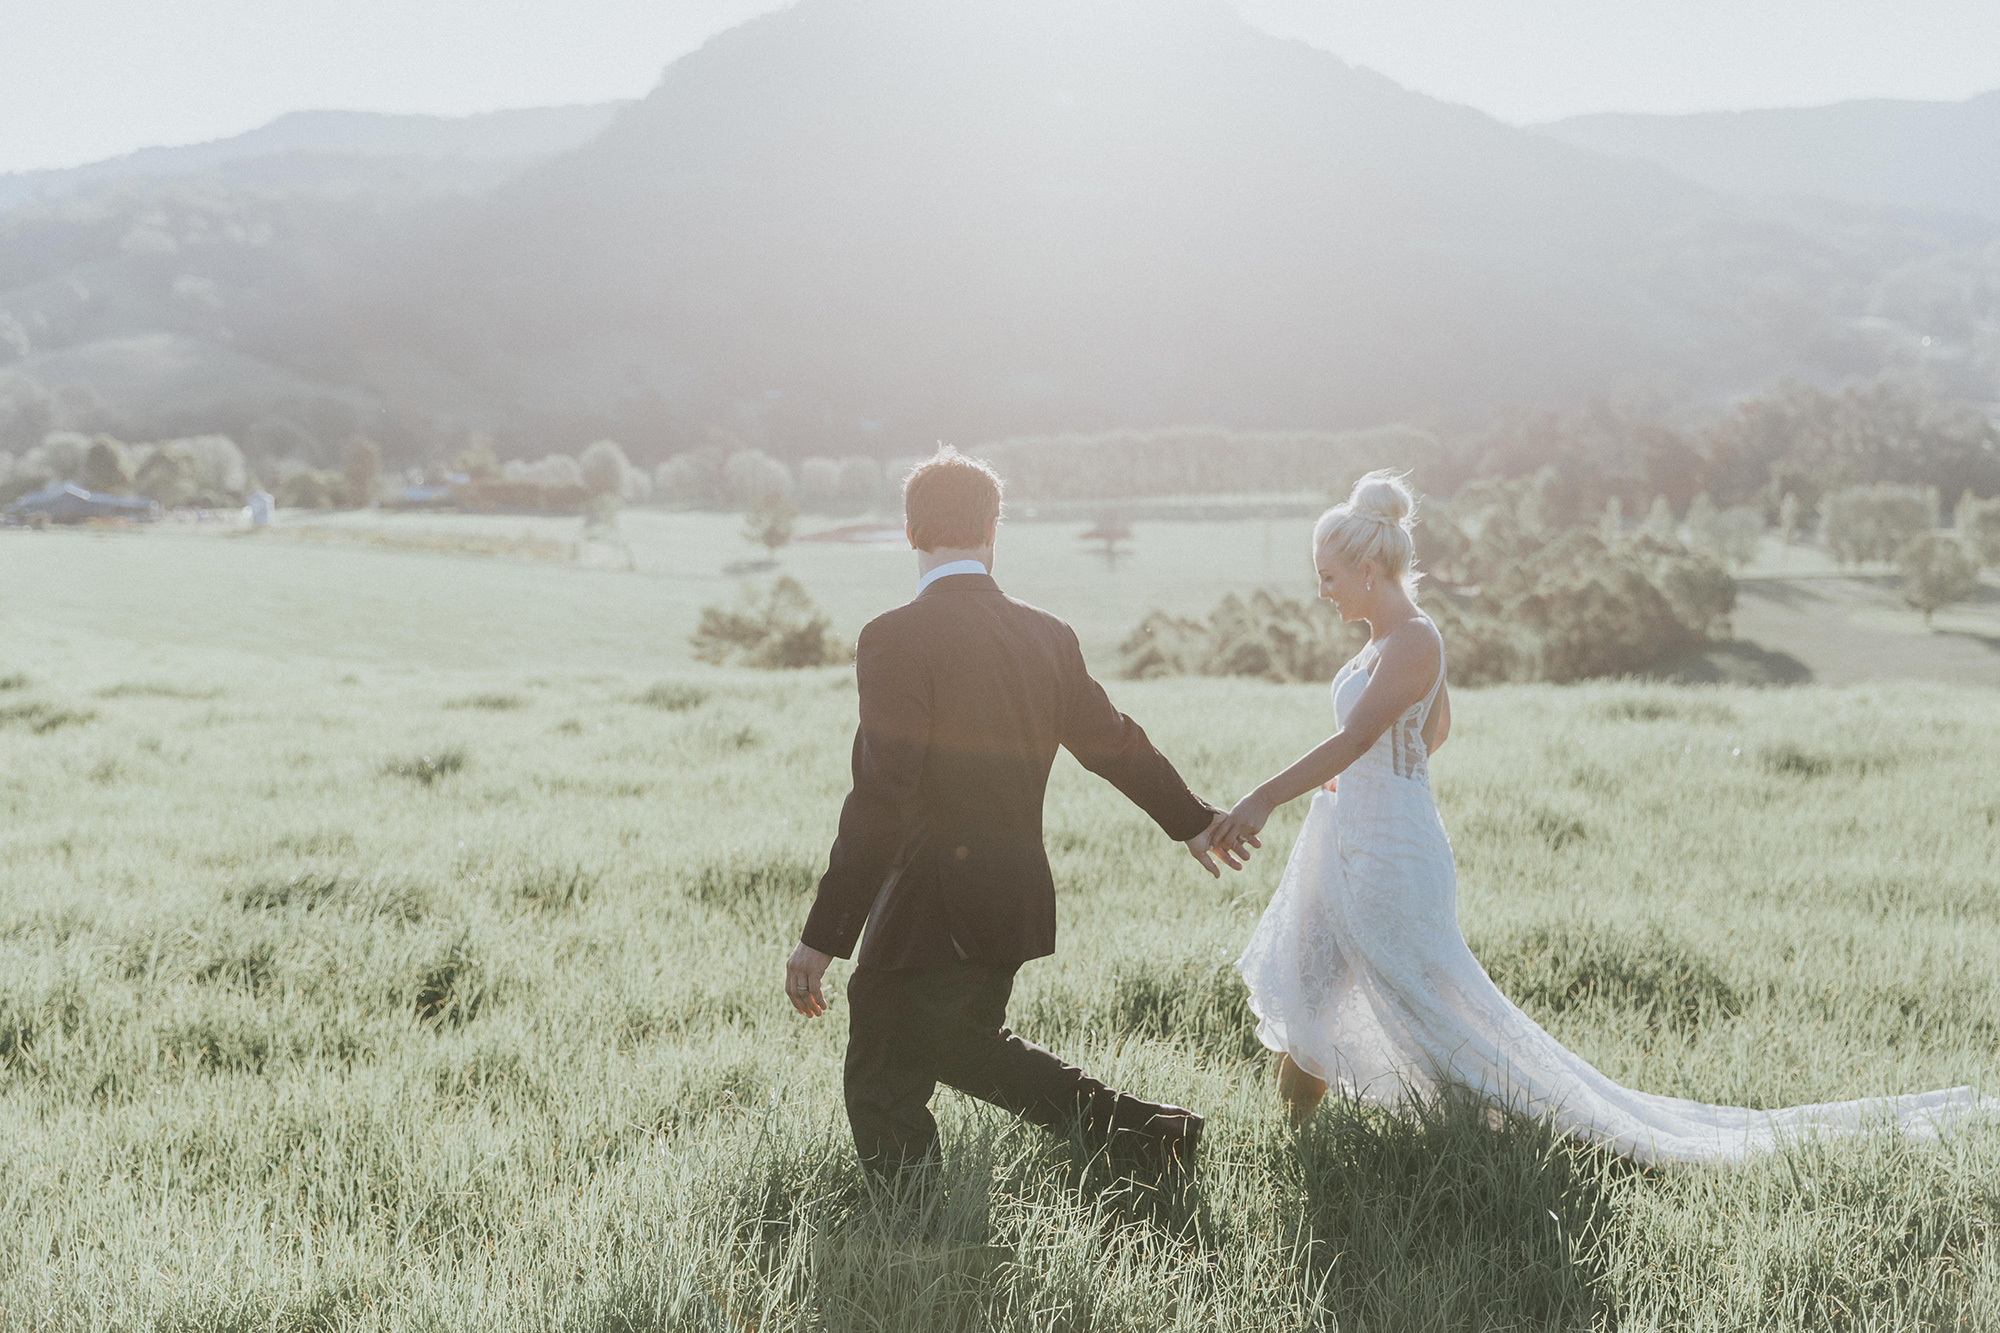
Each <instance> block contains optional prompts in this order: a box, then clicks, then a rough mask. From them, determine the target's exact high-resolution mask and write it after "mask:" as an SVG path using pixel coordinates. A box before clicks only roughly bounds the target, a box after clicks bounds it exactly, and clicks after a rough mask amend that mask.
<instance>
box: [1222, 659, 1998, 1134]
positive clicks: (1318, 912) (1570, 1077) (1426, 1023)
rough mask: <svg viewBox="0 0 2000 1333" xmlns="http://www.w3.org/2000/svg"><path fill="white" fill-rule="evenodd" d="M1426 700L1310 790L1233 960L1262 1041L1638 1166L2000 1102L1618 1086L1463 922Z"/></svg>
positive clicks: (1385, 1086)
mask: <svg viewBox="0 0 2000 1333" xmlns="http://www.w3.org/2000/svg"><path fill="white" fill-rule="evenodd" d="M1374 653H1375V646H1374V644H1372V643H1371V644H1369V645H1368V647H1366V648H1364V649H1363V650H1362V651H1361V653H1360V655H1358V656H1357V657H1356V658H1355V659H1354V660H1353V661H1351V662H1349V663H1348V664H1347V665H1346V666H1344V667H1342V668H1341V670H1340V674H1339V675H1337V676H1335V677H1334V680H1333V707H1334V716H1335V718H1336V719H1337V720H1338V722H1339V723H1340V724H1341V725H1345V723H1346V718H1347V715H1348V713H1349V712H1350V711H1351V710H1352V709H1353V707H1354V705H1355V702H1356V701H1357V700H1359V699H1360V697H1361V693H1362V690H1363V689H1364V688H1366V686H1367V683H1368V671H1369V668H1370V664H1371V662H1372V661H1373V660H1374ZM1441 675H1442V673H1440V676H1441ZM1436 698H1437V687H1435V686H1433V687H1432V690H1431V694H1430V697H1429V698H1426V699H1425V700H1423V701H1422V702H1421V703H1419V704H1417V705H1415V706H1414V707H1412V708H1411V709H1410V710H1409V711H1408V712H1406V713H1405V714H1403V716H1402V717H1401V718H1400V719H1398V720H1397V722H1396V723H1395V725H1393V726H1391V727H1390V728H1389V730H1388V731H1387V732H1386V733H1384V735H1383V736H1382V738H1381V739H1380V740H1378V741H1377V742H1376V743H1375V745H1374V747H1373V748H1371V749H1370V750H1369V751H1368V753H1367V754H1366V755H1365V756H1363V757H1362V758H1361V759H1360V760H1358V761H1357V762H1355V763H1354V764H1353V765H1351V766H1350V767H1349V768H1348V770H1347V771H1346V772H1345V773H1343V774H1341V775H1340V781H1339V792H1338V794H1337V795H1336V794H1334V793H1330V792H1325V791H1321V792H1317V793H1315V794H1314V796H1313V798H1312V807H1311V809H1310V810H1309V811H1308V812H1307V814H1306V821H1305V827H1304V828H1302V829H1301V830H1300V831H1299V838H1298V843H1297V845H1296V846H1295V847H1294V848H1293V849H1292V857H1291V861H1290V862H1289V863H1288V864H1287V865H1286V867H1285V874H1284V878H1283V880H1282V882H1281V883H1280V884H1279V886H1278V891H1277V894H1276V895H1275V896H1274V897H1273V898H1272V899H1271V905H1270V906H1269V907H1268V908H1267V909H1266V910H1265V912H1264V917H1263V920H1261V921H1260V922H1259V923H1258V925H1257V930H1256V933H1255V934H1254V935H1252V936H1251V939H1250V944H1249V947H1247V948H1246V949H1244V951H1243V956H1242V957H1241V958H1240V959H1238V960H1237V963H1236V966H1237V968H1238V970H1240V971H1241V972H1242V974H1243V980H1244V982H1245V983H1246V984H1247V985H1248V986H1249V988H1250V1004H1251V1007H1252V1009H1254V1010H1255V1011H1256V1014H1257V1017H1258V1026H1257V1035H1258V1036H1259V1037H1260V1038H1261V1039H1262V1040H1263V1042H1264V1044H1265V1045H1266V1046H1268V1047H1270V1048H1271V1049H1272V1050H1274V1051H1282V1052H1284V1053H1286V1054H1288V1055H1290V1056H1291V1057H1292V1060H1293V1061H1294V1062H1295V1063H1296V1064H1297V1065H1298V1066H1299V1067H1300V1068H1301V1069H1304V1070H1306V1071H1307V1072H1308V1073H1311V1074H1313V1075H1315V1076H1317V1077H1319V1078H1322V1079H1324V1080H1326V1081H1327V1083H1328V1084H1330V1085H1331V1086H1332V1087H1333V1088H1336V1089H1340V1090H1342V1091H1344V1092H1346V1093H1348V1094H1350V1095H1355V1096H1359V1097H1362V1098H1364V1099H1367V1100H1370V1101H1376V1102H1381V1103H1385V1104H1389V1105H1397V1104H1399V1103H1402V1102H1403V1101H1404V1100H1405V1099H1406V1098H1407V1097H1409V1096H1410V1095H1412V1094H1416V1095H1428V1094H1430V1093H1432V1092H1433V1091H1434V1090H1435V1089H1436V1088H1437V1086H1438V1085H1439V1084H1441V1083H1450V1084H1456V1085H1459V1086H1461V1087H1465V1088H1469V1089H1472V1090H1474V1091H1476V1092H1477V1093H1479V1094H1480V1095H1482V1096H1484V1097H1486V1098H1488V1099H1490V1100H1491V1101H1492V1102H1493V1103H1495V1104H1496V1105H1500V1106H1505V1107H1507V1108H1510V1109H1512V1110H1515V1111H1519V1112H1521V1113H1523V1114H1526V1115H1529V1116H1533V1117H1536V1118H1539V1119H1543V1120H1546V1121H1547V1122H1549V1123H1551V1124H1552V1125H1553V1126H1554V1127H1555V1128H1556V1129H1557V1130H1558V1131H1559V1132H1562V1133H1566V1134H1571V1135H1575V1136H1578V1137H1582V1138H1586V1139H1589V1140H1591V1141H1593V1142H1597V1143H1601V1144H1604V1145H1606V1146H1608V1147H1610V1148H1612V1149H1614V1150H1615V1151H1617V1152H1620V1153H1624V1154H1627V1155H1629V1156H1631V1157H1633V1158H1636V1159H1638V1160H1639V1161H1642V1162H1700V1161H1715V1160H1726V1159H1730V1158H1737V1157H1743V1156H1746V1155H1748V1154H1751V1153H1755V1152H1759V1151H1762V1150H1764V1149H1767V1148H1769V1147H1771V1146H1772V1145H1773V1144H1774V1143H1775V1142H1776V1141H1777V1140H1779V1139H1780V1138H1782V1137H1785V1136H1788V1135H1799V1134H1811V1133H1818V1132H1827V1131H1842V1130H1852V1129H1860V1128H1868V1127H1871V1126H1874V1125H1878V1124H1882V1123H1885V1122H1894V1123H1896V1124H1898V1125H1900V1126H1901V1127H1902V1129H1903V1130H1904V1131H1905V1132H1908V1133H1910V1134H1914V1135H1920V1136H1933V1135H1935V1134H1936V1133H1937V1132H1938V1130H1939V1129H1940V1128H1942V1127H1943V1126H1945V1125H1946V1124H1948V1123H1949V1122H1951V1121H1952V1120H1954V1119H1957V1118H1959V1117H1961V1116H1963V1115H1965V1114H1966V1113H1967V1112H1971V1111H1986V1112H1992V1111H1995V1110H2000V1099H1992V1098H1982V1097H1980V1096H1978V1095H1977V1094H1975V1093H1974V1092H1973V1091H1972V1090H1971V1089H1970V1088H1951V1089H1947V1090H1944V1091H1940V1092H1929V1093H1923V1094H1920V1095H1913V1096H1905V1097H1878V1098H1869V1099H1865V1100H1861V1101H1851V1102H1831V1103H1824V1104H1820V1105H1814V1106H1792V1107H1786V1108H1784V1109H1783V1110H1774V1111H1757V1110H1751V1109H1749V1108H1746V1107H1739V1106H1711V1105H1708V1104H1707V1103H1705V1102H1694V1101H1684V1100H1682V1099H1680V1098H1678V1097H1660V1096H1655V1095H1653V1094H1650V1093H1644V1092H1638V1091H1635V1090H1634V1089H1631V1088H1627V1087H1623V1086H1621V1085H1620V1084H1617V1083H1614V1082H1612V1081H1611V1080H1610V1079H1608V1078H1606V1077H1605V1076H1604V1075H1603V1074H1600V1073H1599V1072H1597V1070H1595V1069H1593V1068H1592V1067H1591V1066H1590V1065H1588V1064H1586V1063H1585V1062H1584V1061H1583V1060H1581V1059H1579V1058H1578V1057H1577V1056H1575V1055H1572V1054H1571V1053H1570V1052H1569V1051H1568V1050H1566V1049H1564V1047H1563V1046H1562V1044H1561V1043H1560V1042H1558V1041H1556V1039H1555V1038H1553V1037H1551V1036H1550V1035H1549V1034H1548V1033H1546V1032H1544V1031H1543V1030H1542V1029H1541V1028H1540V1027H1539V1026H1537V1025H1536V1024H1535V1022H1534V1020H1532V1019H1530V1018H1529V1017H1528V1016H1527V1015H1526V1014H1524V1013H1522V1012H1521V1011H1520V1010H1519V1009H1517V1008H1515V1007H1514V1006H1513V1005H1512V1004H1511V1003H1509V1002H1508V1000H1507V998H1506V996H1504V995H1502V994H1501V993H1500V991H1499V990H1498V989H1497V988H1496V987H1495V986H1494V984H1493V982H1492V981H1491V980H1489V979H1488V977H1487V975H1486V972H1485V969H1483V968H1481V967H1480V965H1479V962H1478V960H1477V959H1475V958H1474V957H1473V956H1472V951H1471V950H1470V949H1468V948H1466V945H1465V938H1464V936H1463V935H1461V934H1460V933H1459V928H1458V905H1457V899H1458V878H1457V874H1456V872H1455V870H1454V868H1453V866H1452V858H1451V845H1450V843H1449V842H1448V841H1447V840H1446V838H1445V831H1444V825H1443V823H1442V822H1441V821H1440V820H1439V818H1438V811H1437V805H1436V803H1435V802H1434V801H1433V800H1432V798H1431V789H1430V777H1429V774H1428V772H1427V770H1426V767H1425V760H1426V758H1427V753H1426V749H1425V746H1424V741H1423V726H1424V721H1425V719H1426V718H1428V717H1429V715H1430V709H1431V706H1432V704H1433V703H1434V702H1435V701H1436Z"/></svg>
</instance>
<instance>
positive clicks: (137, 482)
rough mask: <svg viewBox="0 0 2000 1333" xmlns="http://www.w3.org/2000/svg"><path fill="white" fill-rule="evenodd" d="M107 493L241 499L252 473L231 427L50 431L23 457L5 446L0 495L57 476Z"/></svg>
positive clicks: (173, 500) (186, 500)
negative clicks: (145, 436)
mask: <svg viewBox="0 0 2000 1333" xmlns="http://www.w3.org/2000/svg"><path fill="white" fill-rule="evenodd" d="M62 481H67V482H74V483H76V484H77V485H79V486H82V487H84V488H85V489H87V490H92V491H99V492H102V493H104V494H107V495H138V496H144V497H145V498H146V499H149V500H157V501H159V503H160V504H161V505H162V506H164V507H166V508H168V509H175V508H182V507H190V506H191V507H219V506H233V505H237V504H241V503H242V500H243V496H244V495H245V494H246V493H247V492H248V491H249V490H250V489H251V488H252V485H253V480H252V478H251V476H250V474H249V471H248V467H247V465H246V463H245V461H244V457H243V451H242V450H241V449H239V448H237V446H236V442H235V441H234V440H232V439H230V438H229V437H228V436H226V435H193V436H188V437H186V438H184V439H175V440H159V441H155V442H151V443H144V444H127V443H126V442H124V441H122V440H119V439H115V438H113V437H112V436H110V435H98V436H96V437H94V438H93V437H91V436H87V435H83V434H79V433H77V432H74V431H51V432H49V433H48V434H47V435H46V436H45V437H44V438H43V440H42V442H41V443H40V444H38V445H35V446H34V447H33V448H30V449H28V450H26V451H25V452H23V453H22V454H21V455H19V456H18V457H16V456H14V455H12V454H10V453H6V452H4V451H0V501H6V500H12V499H14V498H16V497H18V496H21V495H26V494H28V493H29V492H31V491H36V490H40V489H41V488H42V487H44V486H47V485H49V484H50V483H51V482H62Z"/></svg>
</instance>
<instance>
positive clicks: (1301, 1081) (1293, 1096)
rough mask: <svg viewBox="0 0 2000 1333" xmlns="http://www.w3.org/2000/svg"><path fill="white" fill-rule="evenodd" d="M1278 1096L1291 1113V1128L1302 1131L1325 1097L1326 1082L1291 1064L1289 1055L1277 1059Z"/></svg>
mask: <svg viewBox="0 0 2000 1333" xmlns="http://www.w3.org/2000/svg"><path fill="white" fill-rule="evenodd" d="M1278 1096H1279V1097H1280V1098H1281V1099H1282V1100H1283V1101H1284V1103H1285V1106H1286V1107H1287V1108H1288V1109H1289V1110H1290V1111H1291V1113H1292V1128H1293V1129H1304V1128H1305V1127H1306V1125H1307V1123H1308V1122H1310V1121H1311V1120H1312V1118H1313V1112H1314V1111H1317V1110H1318V1109H1319V1102H1320V1098H1322V1097H1324V1096H1326V1080H1325V1079H1319V1078H1314V1077H1313V1076H1312V1075H1311V1074H1308V1073H1307V1072H1306V1071H1305V1070H1303V1069H1301V1068H1299V1067H1298V1066H1297V1065H1295V1064H1293V1063H1292V1057H1291V1056H1289V1055H1280V1056H1279V1057H1278Z"/></svg>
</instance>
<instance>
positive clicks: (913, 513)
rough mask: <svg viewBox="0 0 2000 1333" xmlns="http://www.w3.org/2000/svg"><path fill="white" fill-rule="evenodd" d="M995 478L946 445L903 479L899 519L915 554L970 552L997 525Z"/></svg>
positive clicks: (997, 478)
mask: <svg viewBox="0 0 2000 1333" xmlns="http://www.w3.org/2000/svg"><path fill="white" fill-rule="evenodd" d="M1002 490H1003V487H1002V485H1001V482H1000V474H999V473H998V472H995V471H994V470H993V469H992V468H991V467H988V466H987V465H986V464H985V463H982V462H980V461H979V460H978V459H976V458H967V457H966V456H965V455H964V454H962V453H960V452H959V451H958V450H956V449H954V448H952V447H951V446H950V445H948V444H940V445H939V446H938V451H937V452H936V453H935V454H933V455H931V457H929V458H927V459H925V460H924V461H923V462H921V463H919V464H917V465H916V466H915V467H914V468H912V469H910V475H909V476H908V477H905V478H904V479H903V518H904V521H906V522H907V523H908V524H909V525H910V541H911V542H912V543H913V544H914V545H915V546H916V548H917V549H918V550H920V551H937V550H959V551H972V550H977V549H979V548H980V547H982V546H984V545H986V543H987V542H988V541H989V540H991V539H992V537H993V530H994V528H995V526H996V525H998V524H999V522H1000V496H1001V491H1002Z"/></svg>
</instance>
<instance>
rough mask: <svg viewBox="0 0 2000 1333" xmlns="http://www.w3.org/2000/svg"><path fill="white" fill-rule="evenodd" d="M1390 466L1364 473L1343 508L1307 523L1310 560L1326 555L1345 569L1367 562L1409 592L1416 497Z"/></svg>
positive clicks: (1414, 572)
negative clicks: (1310, 537)
mask: <svg viewBox="0 0 2000 1333" xmlns="http://www.w3.org/2000/svg"><path fill="white" fill-rule="evenodd" d="M1403 476H1404V474H1402V473H1399V472H1396V471H1394V470H1392V469H1390V468H1381V469H1378V470H1377V471H1374V472H1371V473H1369V474H1368V475H1367V476H1365V477H1363V478H1362V479H1361V480H1360V481H1357V482H1355V483H1354V489H1353V490H1352V491H1350V492H1349V493H1348V496H1347V500H1346V502H1345V503H1344V504H1337V505H1335V506H1334V507H1333V508H1331V509H1329V510H1327V511H1326V512H1325V513H1324V514H1321V515H1320V516H1319V522H1317V523H1315V524H1314V525H1313V558H1314V560H1315V561H1317V560H1318V558H1319V557H1320V556H1322V555H1330V556H1332V557H1334V558H1335V559H1337V560H1339V561H1340V562H1341V563H1343V564H1346V565H1349V566H1357V565H1361V564H1363V563H1365V562H1367V561H1370V560H1373V561H1374V562H1375V567H1376V568H1377V569H1379V570H1381V571H1382V574H1383V577H1385V578H1391V579H1395V580H1397V581H1398V582H1400V583H1401V584H1402V585H1403V587H1404V589H1405V590H1408V591H1411V592H1414V591H1415V589H1416V584H1417V579H1418V578H1419V577H1421V576H1420V575H1419V574H1418V573H1417V567H1416V565H1417V561H1416V543H1415V542H1414V541H1413V540H1412V539H1411V537H1410V529H1411V528H1413V527H1415V526H1416V509H1417V497H1416V495H1415V494H1414V493H1413V492H1412V491H1411V490H1410V487H1409V483H1408V482H1406V481H1404V480H1403Z"/></svg>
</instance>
